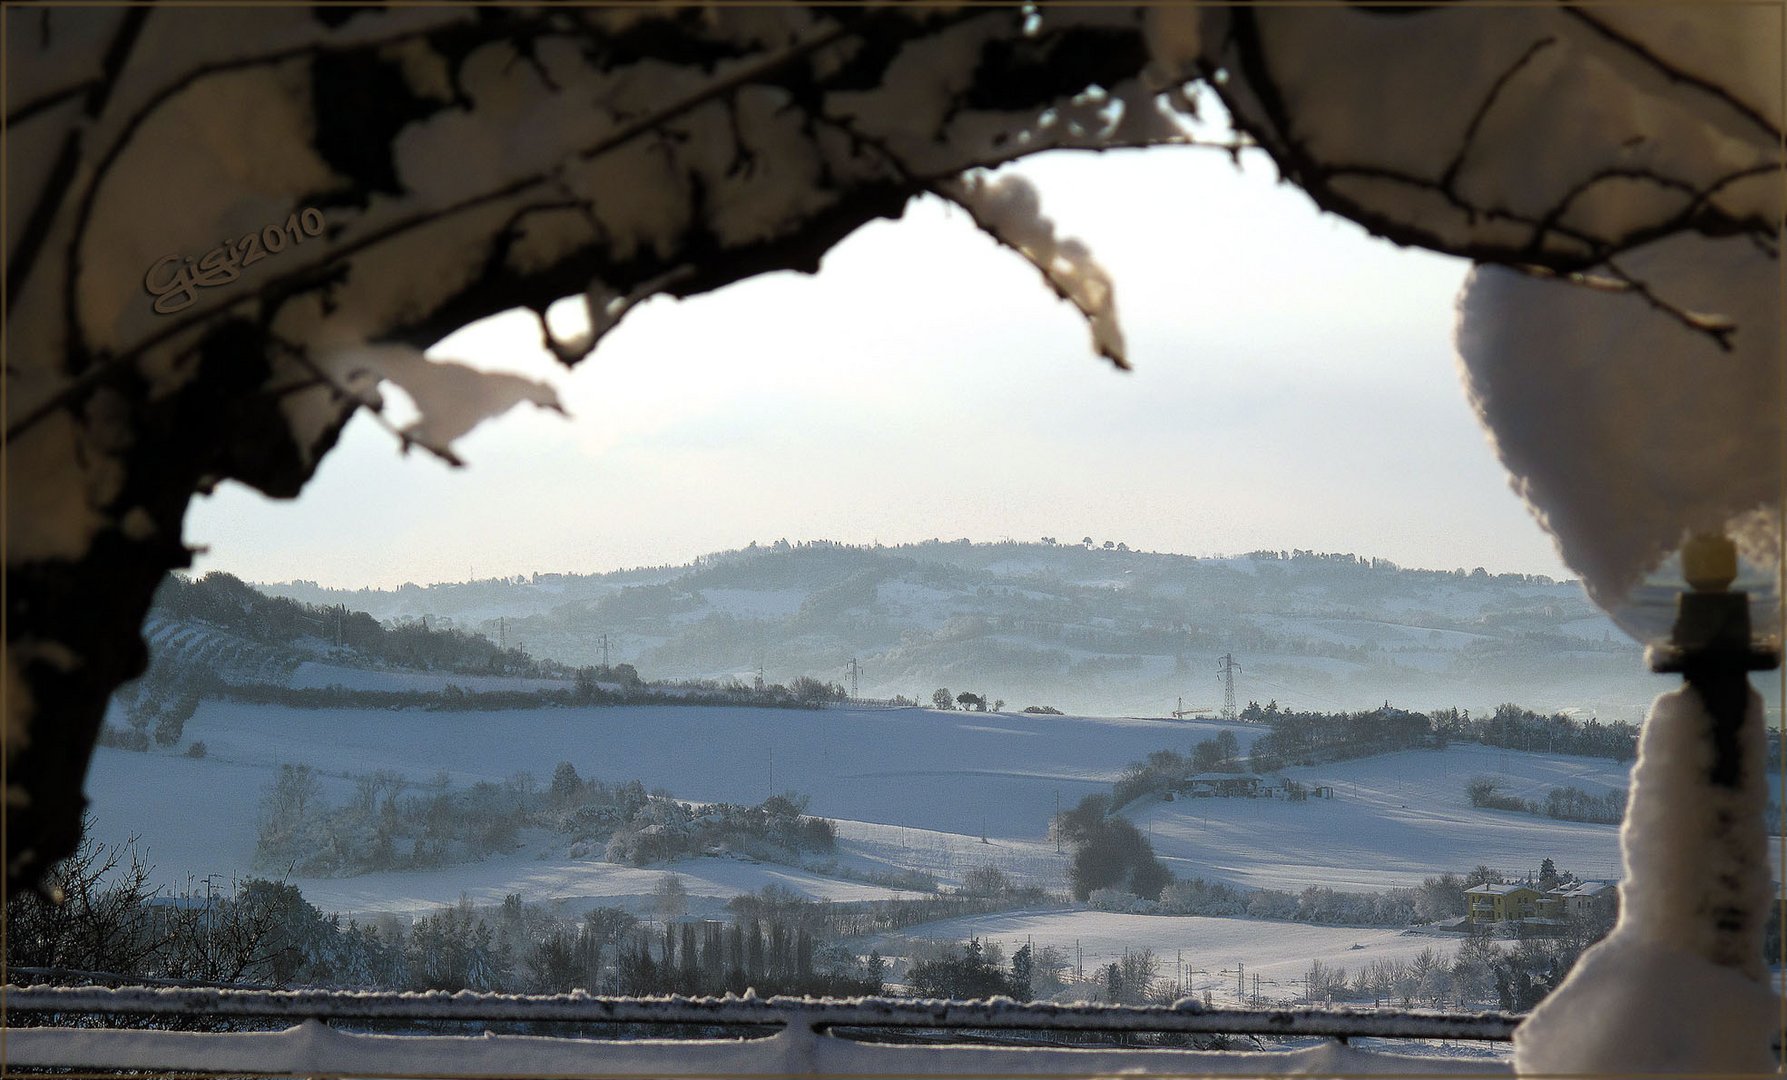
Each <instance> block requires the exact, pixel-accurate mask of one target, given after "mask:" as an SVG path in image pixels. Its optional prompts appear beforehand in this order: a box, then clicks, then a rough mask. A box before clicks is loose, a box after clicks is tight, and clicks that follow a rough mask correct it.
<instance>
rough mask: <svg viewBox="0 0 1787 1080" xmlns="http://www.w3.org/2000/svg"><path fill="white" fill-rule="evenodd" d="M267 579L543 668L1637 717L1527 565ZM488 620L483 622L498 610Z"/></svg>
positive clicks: (1571, 612)
mask: <svg viewBox="0 0 1787 1080" xmlns="http://www.w3.org/2000/svg"><path fill="white" fill-rule="evenodd" d="M265 588H266V590H267V591H269V592H272V593H275V594H277V595H283V596H289V597H291V598H293V599H296V600H302V601H305V602H307V603H312V604H318V605H328V604H341V603H345V604H347V605H348V606H349V607H351V608H356V609H360V610H364V611H367V612H370V613H371V614H373V615H374V616H376V617H378V618H381V619H398V618H404V619H418V618H420V617H421V616H423V615H429V616H431V617H433V618H434V619H437V620H439V619H449V618H450V619H453V620H455V622H456V624H457V625H460V626H463V627H466V628H470V629H477V630H479V631H482V632H483V633H484V634H486V635H489V636H496V635H497V634H498V632H499V631H498V628H499V625H500V626H501V627H502V628H503V631H504V632H506V634H507V637H508V640H509V641H511V642H514V641H525V642H526V643H527V645H528V648H529V649H530V650H531V651H532V652H533V653H534V654H535V655H538V656H542V657H549V658H552V659H555V660H558V661H560V662H562V663H567V664H577V663H585V662H587V661H588V658H590V657H592V656H594V657H600V656H601V655H602V651H603V643H604V641H606V642H607V643H608V645H609V648H610V650H611V652H612V654H613V655H614V656H615V657H616V658H617V659H625V660H627V661H629V662H631V663H633V664H635V665H637V666H638V668H639V670H641V671H650V672H651V673H652V674H653V675H654V676H655V677H658V678H666V679H672V678H674V679H684V678H687V679H710V680H716V681H721V682H723V681H725V680H727V679H729V678H736V679H742V680H744V681H746V682H750V681H752V679H753V677H754V676H755V675H756V673H757V671H758V669H759V668H760V667H761V668H762V669H763V671H764V673H765V676H766V678H768V679H769V680H771V681H777V680H787V679H790V678H792V677H793V676H794V675H796V674H803V673H811V674H815V675H818V676H819V677H821V678H824V679H827V680H830V679H844V678H846V677H847V676H846V674H845V672H846V670H847V665H848V662H849V660H850V659H851V658H852V657H855V658H856V659H857V661H858V662H859V664H860V666H861V692H862V693H863V694H864V695H866V696H873V697H879V698H890V697H893V696H894V695H896V694H898V695H903V696H906V697H909V698H912V699H914V700H918V701H928V700H929V699H930V697H931V694H932V692H933V690H934V689H935V688H937V687H941V686H948V687H956V688H960V687H962V686H969V687H974V688H977V689H984V690H985V691H986V692H987V693H988V694H990V695H991V697H993V698H1003V699H1005V700H1006V701H1009V702H1012V703H1014V704H1016V705H1019V706H1022V705H1025V704H1033V703H1047V704H1051V705H1055V706H1057V707H1060V708H1062V709H1064V710H1065V711H1067V712H1070V713H1084V714H1092V715H1111V714H1130V715H1147V716H1162V715H1164V714H1165V713H1166V712H1167V711H1168V710H1169V709H1170V708H1171V705H1172V703H1173V702H1174V701H1176V700H1178V699H1179V698H1183V699H1184V703H1185V705H1186V706H1187V707H1191V708H1197V707H1204V706H1216V705H1218V704H1220V702H1221V688H1220V686H1219V684H1218V682H1217V678H1216V671H1215V665H1216V658H1217V657H1219V656H1222V655H1223V654H1225V653H1232V654H1233V655H1234V657H1235V659H1236V660H1237V661H1238V662H1239V664H1240V671H1239V674H1238V675H1237V677H1236V689H1237V692H1238V693H1239V694H1240V695H1241V700H1243V701H1245V700H1247V699H1248V698H1256V699H1258V700H1260V701H1265V700H1267V699H1268V698H1276V699H1277V700H1278V701H1279V702H1281V703H1284V704H1285V705H1287V706H1294V707H1296V708H1299V709H1306V710H1307V709H1323V710H1329V711H1343V710H1351V709H1358V708H1368V707H1371V706H1375V705H1377V704H1379V703H1380V702H1382V701H1384V700H1385V699H1386V698H1388V699H1390V700H1393V701H1395V702H1396V703H1397V704H1399V705H1403V706H1405V707H1411V708H1420V709H1429V708H1440V707H1448V706H1452V705H1458V706H1461V707H1470V708H1472V710H1473V711H1487V710H1489V709H1493V708H1494V707H1495V706H1496V705H1497V704H1499V703H1501V702H1503V701H1508V700H1518V701H1521V702H1522V703H1524V704H1527V705H1530V706H1531V707H1533V708H1536V709H1541V710H1544V711H1547V712H1550V711H1554V710H1559V709H1565V708H1576V709H1580V710H1582V711H1583V712H1584V713H1585V714H1594V715H1599V716H1601V717H1603V718H1608V717H1612V716H1619V717H1621V718H1624V719H1630V720H1636V719H1638V718H1639V717H1640V716H1641V715H1642V711H1643V707H1644V705H1645V704H1646V703H1648V702H1649V700H1650V698H1651V697H1653V696H1654V695H1655V694H1656V692H1657V690H1658V686H1657V685H1656V680H1655V677H1654V676H1652V675H1650V674H1649V673H1648V671H1647V670H1646V669H1645V668H1644V666H1643V663H1642V658H1641V655H1640V650H1639V647H1638V645H1637V644H1635V643H1634V642H1632V641H1631V640H1630V639H1629V638H1627V637H1626V636H1625V635H1624V634H1623V633H1622V632H1621V631H1620V630H1619V629H1618V628H1617V627H1616V626H1614V624H1613V623H1612V622H1611V621H1610V620H1609V619H1608V618H1607V617H1606V616H1605V615H1603V614H1602V613H1601V612H1600V611H1599V610H1598V609H1596V608H1595V607H1594V606H1593V605H1592V604H1591V603H1590V602H1589V601H1588V599H1587V597H1586V596H1585V595H1584V593H1583V591H1582V589H1581V587H1580V586H1579V585H1578V584H1577V583H1575V582H1570V581H1562V582H1560V581H1554V580H1552V579H1550V578H1547V577H1543V576H1540V575H1531V574H1491V573H1489V572H1487V571H1486V570H1484V569H1481V568H1478V569H1474V570H1467V569H1463V568H1460V569H1456V570H1411V569H1405V568H1403V567H1400V566H1397V565H1396V564H1395V563H1392V562H1389V561H1387V560H1384V559H1376V558H1370V557H1366V556H1358V555H1352V554H1338V555H1335V554H1318V553H1315V552H1309V551H1257V552H1252V553H1250V554H1247V555H1239V556H1231V557H1219V558H1218V557H1212V558H1199V557H1192V556H1185V555H1173V554H1162V553H1157V552H1145V551H1135V550H1130V548H1129V546H1128V544H1126V543H1124V542H1121V541H1117V540H1114V539H1113V540H1105V539H1102V538H1100V539H1097V540H1094V539H1093V538H1091V537H1086V538H1084V539H1082V540H1081V542H1079V543H1059V542H1057V541H1055V539H1054V538H1046V539H1045V540H1043V541H1041V542H1035V543H1017V542H1002V543H991V544H974V543H969V542H968V541H966V540H960V541H940V540H933V541H927V542H924V543H918V544H908V545H901V546H892V547H889V546H866V547H865V546H851V545H845V544H837V543H831V542H827V541H814V542H808V543H788V542H786V541H777V542H775V543H773V544H767V545H752V546H750V547H746V548H742V549H738V550H733V551H725V552H719V553H716V554H713V555H707V556H703V557H701V558H699V559H696V560H695V561H693V562H691V563H689V564H686V565H681V566H659V567H649V568H638V569H632V570H625V571H616V572H613V573H605V574H531V575H526V576H513V577H507V578H492V579H486V580H481V581H470V582H459V583H448V584H437V585H428V586H420V585H405V586H403V587H401V588H397V589H386V590H372V589H365V590H358V591H348V590H331V589H324V588H321V587H319V586H317V585H316V584H314V583H311V582H291V583H287V584H282V585H269V586H266V587H265ZM499 619H500V620H502V621H501V622H500V623H499V621H498V620H499Z"/></svg>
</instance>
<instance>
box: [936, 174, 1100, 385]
mask: <svg viewBox="0 0 1787 1080" xmlns="http://www.w3.org/2000/svg"><path fill="white" fill-rule="evenodd" d="M937 190H938V192H939V193H940V194H942V195H943V196H944V197H945V198H948V199H949V200H950V201H952V202H954V203H955V204H956V205H958V206H960V207H962V208H963V209H965V210H967V211H968V213H969V214H970V215H972V216H973V218H974V223H975V224H976V225H979V226H980V227H981V230H982V231H984V232H985V233H986V234H987V235H989V236H991V237H992V238H993V239H995V240H997V241H999V242H1000V243H1001V244H1004V245H1005V246H1006V247H1009V248H1011V249H1012V250H1013V251H1015V252H1017V253H1018V254H1019V255H1022V256H1023V257H1024V258H1025V259H1027V260H1029V262H1030V264H1031V265H1032V266H1034V267H1036V269H1037V270H1039V271H1041V273H1042V276H1043V280H1044V281H1047V282H1048V283H1049V287H1050V288H1052V289H1054V290H1055V294H1056V295H1057V296H1059V297H1061V299H1063V300H1066V301H1068V302H1069V303H1071V304H1072V305H1073V306H1074V307H1076V308H1078V309H1079V311H1080V314H1081V315H1083V316H1085V319H1086V322H1087V324H1088V325H1089V326H1090V327H1091V329H1092V346H1093V348H1095V349H1096V350H1098V355H1100V356H1102V357H1104V358H1105V359H1107V360H1109V361H1110V362H1111V363H1113V364H1115V365H1116V366H1117V367H1118V368H1121V369H1122V370H1125V371H1127V370H1129V360H1128V359H1127V357H1126V356H1125V355H1124V350H1123V328H1122V327H1121V326H1119V325H1118V323H1117V297H1116V290H1115V288H1114V287H1113V286H1112V284H1111V276H1110V274H1108V273H1106V272H1105V269H1104V267H1102V266H1100V265H1098V261H1097V260H1096V259H1094V258H1093V257H1092V253H1091V252H1090V251H1088V250H1086V245H1084V244H1082V243H1080V242H1079V241H1078V240H1075V239H1072V238H1069V237H1058V236H1056V235H1055V223H1054V222H1053V221H1051V220H1049V219H1048V218H1047V217H1045V216H1043V213H1042V201H1041V199H1040V197H1039V196H1038V195H1037V193H1036V188H1035V187H1034V186H1033V185H1032V184H1031V183H1030V181H1028V180H1026V179H1024V178H1023V177H1022V176H1017V175H1015V174H1007V175H1005V176H989V175H986V174H984V173H971V174H969V175H968V176H965V177H963V178H962V179H960V180H956V181H951V182H947V183H943V184H939V185H938V188H937Z"/></svg>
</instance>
